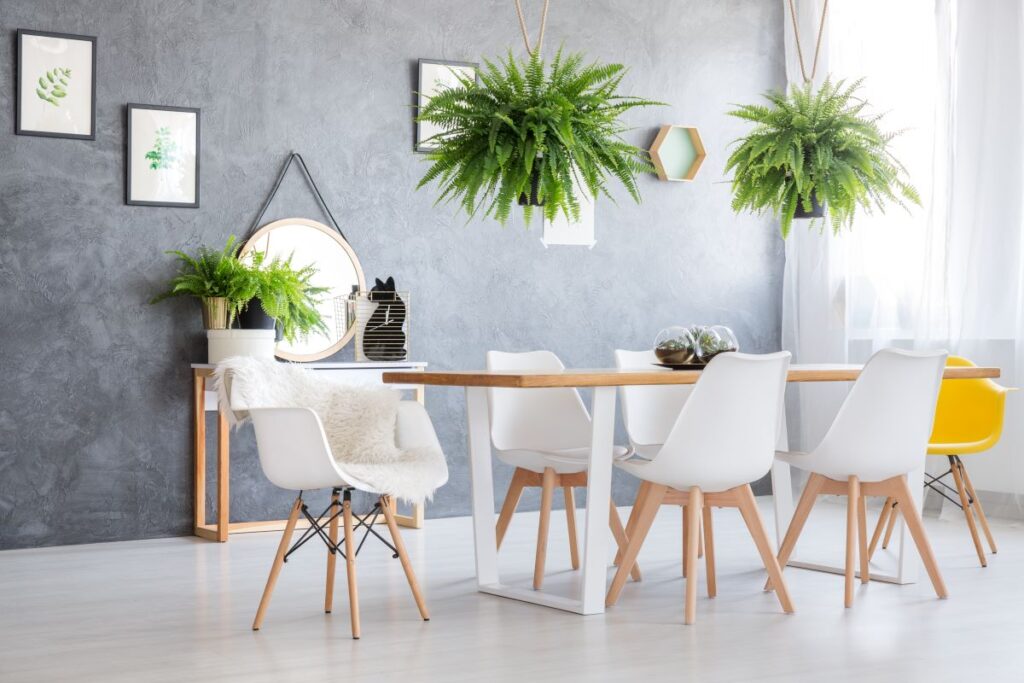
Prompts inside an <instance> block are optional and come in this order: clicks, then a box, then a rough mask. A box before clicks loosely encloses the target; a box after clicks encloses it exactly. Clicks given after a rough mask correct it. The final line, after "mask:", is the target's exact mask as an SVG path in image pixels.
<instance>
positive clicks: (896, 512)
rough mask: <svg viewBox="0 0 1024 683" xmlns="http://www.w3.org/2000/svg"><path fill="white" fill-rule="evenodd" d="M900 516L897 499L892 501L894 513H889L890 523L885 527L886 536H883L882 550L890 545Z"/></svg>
mask: <svg viewBox="0 0 1024 683" xmlns="http://www.w3.org/2000/svg"><path fill="white" fill-rule="evenodd" d="M899 516H900V508H899V502H898V501H896V500H893V501H892V514H890V515H889V524H888V526H886V527H885V537H884V538H882V550H885V549H886V548H888V547H889V541H891V540H892V532H893V530H894V529H895V528H896V521H897V520H898V519H899Z"/></svg>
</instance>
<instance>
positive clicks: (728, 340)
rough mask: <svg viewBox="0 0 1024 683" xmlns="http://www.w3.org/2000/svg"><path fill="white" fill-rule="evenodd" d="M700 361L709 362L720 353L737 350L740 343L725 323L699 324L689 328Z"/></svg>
mask: <svg viewBox="0 0 1024 683" xmlns="http://www.w3.org/2000/svg"><path fill="white" fill-rule="evenodd" d="M690 335H691V336H692V337H693V338H694V341H695V342H696V344H697V349H698V358H699V360H700V362H701V363H709V362H710V361H711V359H712V358H714V357H715V356H717V355H718V354H720V353H726V352H728V351H739V348H740V343H739V341H738V340H737V339H736V335H735V334H734V333H733V331H732V330H731V329H729V328H728V327H726V326H725V325H709V326H705V325H700V326H697V327H691V328H690Z"/></svg>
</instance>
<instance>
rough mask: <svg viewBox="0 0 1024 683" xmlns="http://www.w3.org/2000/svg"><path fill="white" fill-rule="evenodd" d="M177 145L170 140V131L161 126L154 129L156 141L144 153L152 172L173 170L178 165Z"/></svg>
mask: <svg viewBox="0 0 1024 683" xmlns="http://www.w3.org/2000/svg"><path fill="white" fill-rule="evenodd" d="M177 152H178V143H176V142H175V141H174V140H172V139H171V129H170V128H168V127H167V126H161V127H160V128H157V129H156V140H155V141H154V142H153V149H151V150H149V151H148V152H146V158H147V159H148V160H149V167H150V168H151V169H153V170H154V171H158V170H160V169H164V168H174V167H175V166H177V165H178V154H177Z"/></svg>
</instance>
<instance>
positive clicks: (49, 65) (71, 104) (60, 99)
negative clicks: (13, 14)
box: [14, 29, 96, 140]
mask: <svg viewBox="0 0 1024 683" xmlns="http://www.w3.org/2000/svg"><path fill="white" fill-rule="evenodd" d="M17 42H18V66H17V86H16V95H17V106H16V108H15V123H14V133H15V134H16V135H36V136H40V137H50V138H73V139H77V140H95V139H96V38H95V36H80V35H75V34H72V33H53V32H50V31H33V30H30V29H18V35H17Z"/></svg>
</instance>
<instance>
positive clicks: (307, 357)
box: [238, 218, 366, 363]
mask: <svg viewBox="0 0 1024 683" xmlns="http://www.w3.org/2000/svg"><path fill="white" fill-rule="evenodd" d="M285 225H304V226H306V227H307V228H314V229H316V230H319V231H320V232H322V233H324V234H326V235H327V236H328V237H330V238H331V239H333V240H334V241H335V242H337V243H338V244H339V245H340V246H341V248H342V249H344V250H345V252H346V253H347V254H348V257H349V258H350V259H352V265H353V266H354V267H355V270H356V279H357V280H358V281H359V289H360V291H362V290H365V289H366V276H365V275H364V274H363V266H362V264H361V263H359V258H358V257H357V256H356V252H355V250H353V249H352V245H350V244H349V243H348V242H347V241H345V238H344V237H342V236H341V233H339V232H338V231H337V230H335V229H333V228H331V227H328V226H326V225H324V224H323V223H320V222H319V221H314V220H310V219H308V218H282V219H281V220H277V221H273V222H271V223H267V224H266V225H264V226H262V227H261V228H260V229H259V230H257V231H256V232H254V233H253V235H252V236H251V237H250V238H249V239H248V240H246V242H245V246H243V247H242V250H241V251H240V252H239V254H238V255H239V257H242V256H245V255H246V254H248V253H249V252H250V251H252V250H253V249H254V248H255V246H256V242H258V241H259V240H260V239H262V238H263V237H264V236H265V235H266V234H267V233H269V232H271V231H273V230H275V229H276V228H280V227H282V226H285ZM355 333H356V328H355V325H352V326H351V327H349V329H348V332H346V333H345V336H343V337H342V338H341V339H339V340H338V341H336V342H335V343H334V344H331V346H329V347H328V348H326V349H324V350H323V351H318V352H316V353H292V352H290V351H282V350H280V349H279V348H277V347H276V345H275V347H274V355H275V356H277V357H278V358H283V359H284V360H290V361H296V362H299V363H309V362H312V361H316V360H321V359H323V358H327V357H328V356H333V355H334V354H336V353H337V352H338V351H341V350H342V349H343V348H345V345H346V344H348V343H349V342H350V341H352V337H353V336H355Z"/></svg>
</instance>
